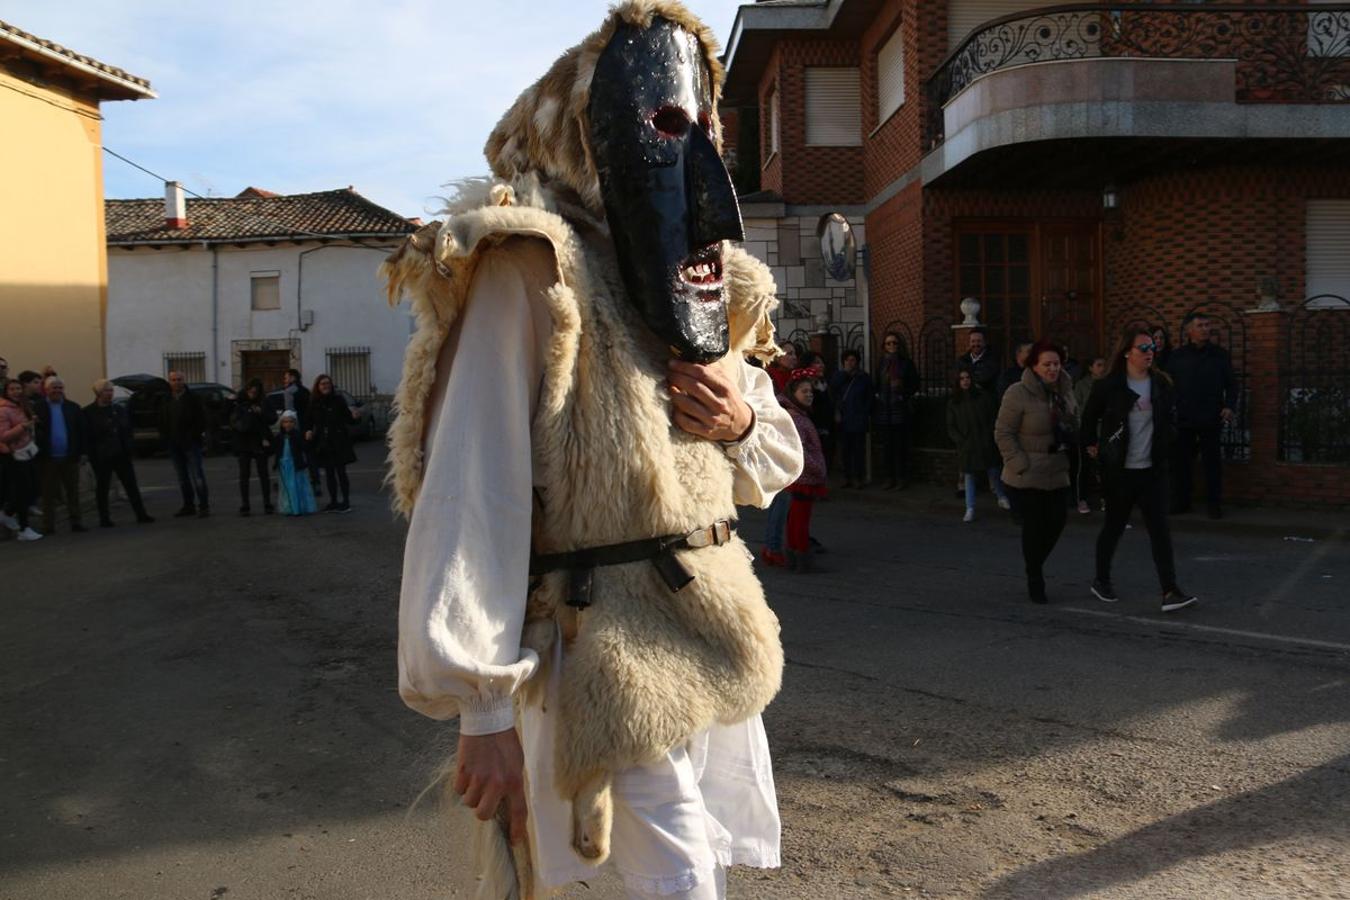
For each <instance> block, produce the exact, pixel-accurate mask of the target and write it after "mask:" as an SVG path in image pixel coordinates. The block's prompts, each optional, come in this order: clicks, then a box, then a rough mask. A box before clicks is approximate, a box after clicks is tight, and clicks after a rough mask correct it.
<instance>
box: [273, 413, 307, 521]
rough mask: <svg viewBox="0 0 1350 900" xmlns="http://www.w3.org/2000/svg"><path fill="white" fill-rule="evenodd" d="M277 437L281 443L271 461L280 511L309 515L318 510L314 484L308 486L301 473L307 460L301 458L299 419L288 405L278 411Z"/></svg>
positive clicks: (302, 455)
mask: <svg viewBox="0 0 1350 900" xmlns="http://www.w3.org/2000/svg"><path fill="white" fill-rule="evenodd" d="M278 438H279V443H280V445H281V447H280V449H279V450H278V451H277V455H276V462H275V463H274V464H273V465H274V466H275V467H276V470H277V473H278V478H277V482H278V483H279V485H280V490H281V514H282V515H284V516H308V515H311V514H313V513H315V512H317V511H318V504H316V503H315V502H314V488H312V487H310V484H309V476H308V475H307V474H306V473H305V470H306V469H307V468H309V461H308V460H307V459H306V458H305V440H304V436H303V435H301V434H300V419H299V417H298V416H297V415H296V412H295V410H293V409H288V410H286V411H285V412H283V413H282V414H281V434H280V435H278Z"/></svg>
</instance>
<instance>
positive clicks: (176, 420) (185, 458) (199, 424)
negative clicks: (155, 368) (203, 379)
mask: <svg viewBox="0 0 1350 900" xmlns="http://www.w3.org/2000/svg"><path fill="white" fill-rule="evenodd" d="M159 430H160V435H161V437H163V439H164V443H165V444H166V445H167V446H168V448H169V458H170V459H172V460H173V469H174V472H176V473H177V474H178V490H179V491H180V492H181V493H182V495H183V507H182V508H181V509H180V510H178V512H176V513H174V517H175V518H179V519H181V518H184V517H186V516H191V515H194V514H195V515H196V516H197V517H198V518H202V519H204V518H206V517H207V516H209V515H210V514H211V501H210V496H209V494H208V493H207V490H206V469H205V468H204V467H203V466H202V441H203V437H204V435H205V432H206V413H205V411H204V410H203V409H202V403H201V400H200V399H199V398H198V397H197V395H196V394H194V393H192V391H190V390H188V386H187V379H185V378H184V377H183V373H182V372H170V373H169V398H168V399H167V400H165V401H164V405H163V406H162V407H161V408H160V422H159ZM194 491H195V492H196V498H195V500H194V498H193V492H194Z"/></svg>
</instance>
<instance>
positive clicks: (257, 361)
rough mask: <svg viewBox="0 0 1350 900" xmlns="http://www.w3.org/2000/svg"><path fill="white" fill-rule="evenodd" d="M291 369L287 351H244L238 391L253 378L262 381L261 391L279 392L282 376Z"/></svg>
mask: <svg viewBox="0 0 1350 900" xmlns="http://www.w3.org/2000/svg"><path fill="white" fill-rule="evenodd" d="M290 367H291V352H290V351H289V350H245V351H244V352H243V366H242V368H243V376H242V382H241V383H240V385H239V388H240V390H242V389H243V388H245V387H247V386H248V383H249V382H250V381H252V380H253V379H254V378H260V379H262V383H263V391H265V392H269V393H270V392H271V391H277V390H281V388H282V386H283V384H282V377H281V376H282V375H283V374H285V372H286V370H287V369H289V368H290Z"/></svg>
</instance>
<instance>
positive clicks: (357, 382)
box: [327, 347, 375, 400]
mask: <svg viewBox="0 0 1350 900" xmlns="http://www.w3.org/2000/svg"><path fill="white" fill-rule="evenodd" d="M327 356H328V377H330V378H332V379H333V386H334V387H337V388H341V389H342V390H344V391H346V392H347V393H349V394H351V395H352V396H353V397H355V398H356V399H357V400H369V399H370V398H371V397H373V396H375V385H374V384H372V383H371V379H370V348H369V347H329V348H328V350H327Z"/></svg>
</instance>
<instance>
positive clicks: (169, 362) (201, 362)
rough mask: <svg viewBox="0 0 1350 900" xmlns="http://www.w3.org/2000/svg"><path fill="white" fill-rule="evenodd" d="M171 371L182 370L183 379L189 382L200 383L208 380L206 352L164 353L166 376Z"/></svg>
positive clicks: (166, 376)
mask: <svg viewBox="0 0 1350 900" xmlns="http://www.w3.org/2000/svg"><path fill="white" fill-rule="evenodd" d="M170 372H181V373H182V375H183V379H184V380H185V381H187V383H188V384H199V383H201V382H204V381H206V380H207V378H206V354H205V353H165V354H164V377H165V378H168V377H169V373H170Z"/></svg>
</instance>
